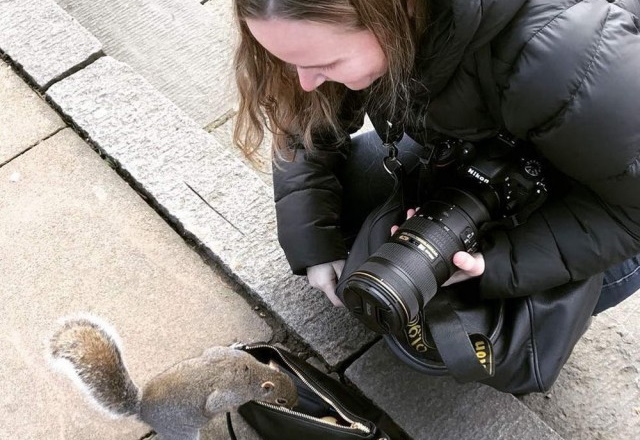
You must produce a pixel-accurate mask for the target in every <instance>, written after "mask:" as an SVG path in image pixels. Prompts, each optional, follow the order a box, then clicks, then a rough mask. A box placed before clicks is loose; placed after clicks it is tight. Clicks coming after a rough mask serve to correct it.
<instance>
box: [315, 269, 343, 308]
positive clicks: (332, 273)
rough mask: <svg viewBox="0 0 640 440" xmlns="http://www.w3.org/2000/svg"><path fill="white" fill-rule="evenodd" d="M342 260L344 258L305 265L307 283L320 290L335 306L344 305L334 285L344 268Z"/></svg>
mask: <svg viewBox="0 0 640 440" xmlns="http://www.w3.org/2000/svg"><path fill="white" fill-rule="evenodd" d="M344 262H345V260H336V261H331V262H329V263H322V264H317V265H315V266H311V267H307V279H308V280H309V284H310V285H311V286H312V287H315V288H316V289H320V290H322V291H323V292H324V294H325V295H327V298H329V301H331V303H332V304H333V305H334V306H336V307H344V304H342V301H340V298H338V296H337V295H336V285H337V283H338V278H340V274H341V273H342V269H343V268H344Z"/></svg>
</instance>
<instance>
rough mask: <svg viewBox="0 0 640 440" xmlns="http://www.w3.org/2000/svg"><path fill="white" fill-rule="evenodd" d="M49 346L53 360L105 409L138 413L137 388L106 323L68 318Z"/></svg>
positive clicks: (122, 413) (124, 412) (119, 412)
mask: <svg viewBox="0 0 640 440" xmlns="http://www.w3.org/2000/svg"><path fill="white" fill-rule="evenodd" d="M49 349H50V354H51V356H52V358H53V359H54V362H55V363H56V364H58V365H59V366H61V367H62V369H63V370H65V371H66V372H67V373H68V374H70V375H71V376H72V378H74V379H76V380H77V379H79V381H80V386H81V387H82V388H83V389H84V390H85V391H86V392H87V393H88V394H89V395H90V396H91V397H92V398H93V399H94V400H95V401H96V402H97V403H98V404H99V406H101V407H102V408H103V409H105V410H107V412H109V413H110V414H112V415H116V416H118V415H134V414H138V412H139V408H140V391H139V389H138V387H137V386H136V385H135V384H134V383H133V381H132V380H131V377H130V376H129V373H128V371H127V369H126V367H125V365H124V362H123V360H122V353H121V350H120V348H119V346H118V343H117V341H116V335H115V334H110V333H109V331H108V330H107V327H106V326H105V325H103V324H101V323H99V322H97V320H96V321H94V320H93V319H90V318H71V319H68V320H66V321H65V322H63V324H62V327H61V328H60V329H58V330H57V331H56V332H55V334H54V335H53V337H52V338H51V340H50V345H49ZM65 364H66V365H65Z"/></svg>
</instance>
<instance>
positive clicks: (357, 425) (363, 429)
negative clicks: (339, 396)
mask: <svg viewBox="0 0 640 440" xmlns="http://www.w3.org/2000/svg"><path fill="white" fill-rule="evenodd" d="M232 346H233V347H235V348H249V349H251V348H270V349H272V350H274V351H275V352H276V353H278V355H279V356H280V359H281V360H282V361H283V362H284V363H285V364H286V365H287V367H289V368H290V369H291V371H293V372H294V373H295V375H296V376H298V378H299V379H300V380H301V381H302V382H304V384H305V385H306V386H308V387H309V388H310V389H311V390H312V391H313V392H315V393H316V394H317V395H318V396H320V397H321V398H322V400H324V401H325V402H326V403H328V404H329V405H331V406H332V407H333V408H334V409H335V410H336V412H337V413H338V414H340V417H342V418H343V419H344V420H346V421H347V422H349V423H350V424H351V425H350V426H340V425H336V424H334V423H331V422H328V421H326V420H322V419H319V418H317V417H313V416H310V415H307V414H304V413H299V412H296V411H293V410H290V409H288V408H284V407H281V406H277V405H272V404H270V403H266V402H261V401H259V400H256V401H255V402H256V403H258V404H260V405H262V406H266V407H269V408H272V409H274V410H277V411H282V412H284V413H287V414H293V415H297V416H301V417H303V418H305V419H308V420H314V421H317V422H320V423H324V424H327V425H330V426H332V427H337V428H342V429H352V430H356V431H361V432H364V433H365V434H371V429H369V428H368V427H367V426H366V425H364V424H362V423H360V422H358V421H355V420H352V419H351V418H350V417H348V416H347V415H346V414H345V412H344V410H342V409H341V408H340V407H339V406H338V405H336V404H335V403H334V402H332V401H331V399H329V398H328V397H327V396H325V395H324V394H323V393H321V392H320V391H318V389H317V388H316V387H314V386H313V385H311V383H309V381H308V380H307V378H306V377H304V376H303V375H302V374H301V373H300V371H298V369H297V368H295V367H294V366H293V365H291V363H290V362H289V361H288V360H287V359H286V358H285V357H284V356H283V355H282V353H281V352H280V350H278V348H276V347H273V346H271V345H245V344H233V345H232Z"/></svg>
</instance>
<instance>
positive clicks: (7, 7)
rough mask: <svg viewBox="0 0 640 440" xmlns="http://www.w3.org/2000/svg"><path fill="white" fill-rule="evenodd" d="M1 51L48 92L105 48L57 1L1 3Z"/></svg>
mask: <svg viewBox="0 0 640 440" xmlns="http://www.w3.org/2000/svg"><path fill="white" fill-rule="evenodd" d="M0 51H2V52H4V53H5V54H7V55H8V56H9V57H11V59H12V60H13V61H14V62H15V63H16V64H18V65H19V66H21V67H22V68H23V69H24V71H25V73H26V74H27V75H28V76H29V77H30V78H31V79H32V80H33V81H34V82H35V83H36V84H37V85H38V86H40V87H41V88H43V89H46V88H47V87H48V86H49V85H50V84H51V83H52V82H54V81H56V80H57V79H58V78H60V77H63V76H64V75H66V74H68V73H69V72H71V71H73V70H74V69H77V68H78V67H79V66H82V65H84V64H86V63H88V62H91V61H92V60H93V59H95V58H97V57H99V56H101V54H102V46H101V45H100V43H99V42H98V40H96V39H95V38H94V37H93V35H91V34H90V33H89V32H87V30H86V29H84V28H83V27H82V26H80V25H79V24H78V22H77V21H76V20H74V19H73V18H72V17H71V16H70V15H68V14H66V13H65V12H64V11H63V10H62V9H61V8H60V7H59V6H58V5H57V4H56V3H55V2H54V1H53V0H0Z"/></svg>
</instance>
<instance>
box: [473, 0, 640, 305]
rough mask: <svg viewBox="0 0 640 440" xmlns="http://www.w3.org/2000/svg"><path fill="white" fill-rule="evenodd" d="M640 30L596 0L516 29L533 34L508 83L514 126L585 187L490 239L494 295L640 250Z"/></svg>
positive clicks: (560, 280)
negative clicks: (539, 23)
mask: <svg viewBox="0 0 640 440" xmlns="http://www.w3.org/2000/svg"><path fill="white" fill-rule="evenodd" d="M639 27H640V21H639V20H638V17H637V16H636V15H634V14H632V13H630V12H628V11H626V10H624V9H621V8H620V7H618V6H616V5H615V4H609V3H606V2H604V1H602V0H593V1H584V2H579V3H577V4H575V5H574V6H573V7H571V8H569V9H567V10H566V11H565V12H564V13H563V14H560V15H558V16H557V17H556V18H555V19H554V20H553V21H551V22H550V23H548V24H546V25H545V26H544V27H542V28H539V29H534V27H533V26H531V27H529V28H527V27H526V26H523V27H521V28H520V29H516V30H515V31H514V32H522V33H526V32H530V33H531V35H529V36H528V37H527V38H526V39H527V40H528V43H527V44H526V45H525V46H524V48H522V50H520V51H519V52H518V55H517V61H516V63H515V66H516V68H514V69H511V73H510V75H508V77H507V78H508V79H507V80H506V82H505V83H504V84H502V85H501V86H502V87H501V88H502V90H503V96H502V98H503V100H502V102H503V107H502V112H503V117H504V120H505V124H506V126H507V128H508V129H509V130H510V131H511V132H512V133H514V134H516V135H518V136H519V137H522V138H526V139H529V140H531V141H532V142H533V143H534V144H535V145H536V146H537V147H538V148H539V149H540V151H541V152H542V154H543V155H544V156H545V157H547V158H548V159H549V160H550V161H551V162H552V163H553V164H554V165H555V167H557V169H559V170H560V171H562V172H563V173H564V174H566V175H567V176H569V177H570V178H571V179H572V180H573V181H574V182H576V183H575V185H573V186H572V187H571V188H568V189H567V188H565V190H566V191H564V192H563V195H562V197H557V198H554V199H551V200H549V201H548V202H547V203H546V204H545V205H544V206H543V207H542V208H541V209H540V210H539V211H538V212H536V213H535V214H534V215H533V216H532V217H530V219H529V221H528V222H527V223H526V224H524V225H522V226H520V227H517V228H515V229H513V230H507V231H493V232H492V233H491V234H490V235H489V236H487V237H486V240H485V243H484V244H483V254H484V256H485V260H486V272H485V274H484V275H483V276H482V279H481V286H480V289H481V292H482V294H483V295H484V296H485V297H509V296H519V295H526V294H531V293H535V292H538V291H541V290H544V289H548V288H551V287H553V286H558V285H561V284H564V283H566V282H569V281H572V280H580V279H585V278H587V277H589V276H591V275H594V274H596V273H599V272H602V271H604V270H605V269H607V268H608V267H610V266H611V265H613V264H615V263H617V262H620V261H622V260H624V259H627V258H629V257H632V256H634V255H636V254H639V253H640V74H639V73H638V72H640V31H639ZM521 37H522V36H521ZM502 49H505V48H504V47H503V48H502ZM507 49H508V48H507ZM505 51H507V50H506V49H505Z"/></svg>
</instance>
